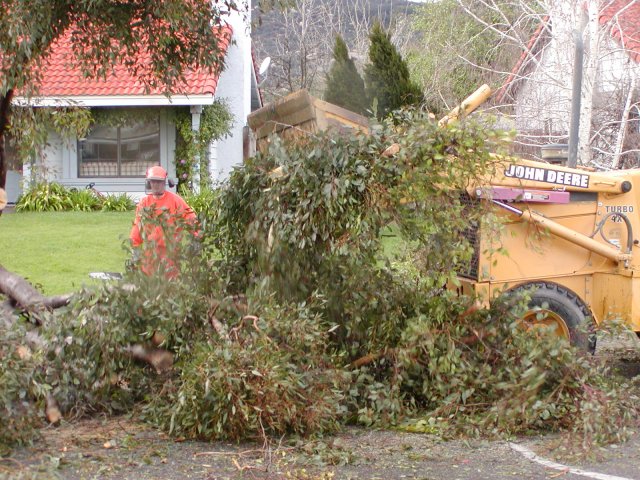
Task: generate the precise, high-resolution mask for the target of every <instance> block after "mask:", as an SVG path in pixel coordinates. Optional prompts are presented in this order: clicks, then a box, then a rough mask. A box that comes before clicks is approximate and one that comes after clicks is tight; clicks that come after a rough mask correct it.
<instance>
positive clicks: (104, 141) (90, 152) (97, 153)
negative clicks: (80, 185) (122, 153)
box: [78, 125, 118, 177]
mask: <svg viewBox="0 0 640 480" xmlns="http://www.w3.org/2000/svg"><path fill="white" fill-rule="evenodd" d="M78 149H79V155H78V158H79V161H80V171H79V172H78V175H79V176H80V177H116V176H118V129H117V128H116V127H105V126H101V125H97V126H95V127H94V128H93V129H91V132H90V133H89V134H88V135H87V138H86V139H84V140H81V141H80V142H78Z"/></svg>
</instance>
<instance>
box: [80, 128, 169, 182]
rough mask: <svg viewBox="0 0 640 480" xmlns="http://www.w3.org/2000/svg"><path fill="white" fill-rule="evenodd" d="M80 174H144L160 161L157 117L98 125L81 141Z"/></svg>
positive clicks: (97, 175) (136, 175)
mask: <svg viewBox="0 0 640 480" xmlns="http://www.w3.org/2000/svg"><path fill="white" fill-rule="evenodd" d="M78 162H79V169H78V175H79V176H80V177H144V175H145V173H146V171H147V169H148V168H149V167H151V166H153V165H158V164H160V121H159V119H158V118H156V119H153V120H149V121H144V122H135V123H132V124H130V125H126V126H122V127H108V126H104V125H97V126H95V127H93V128H92V129H91V132H90V133H89V134H88V135H87V138H86V139H84V140H81V141H79V142H78Z"/></svg>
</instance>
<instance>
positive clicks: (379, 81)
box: [365, 22, 423, 118]
mask: <svg viewBox="0 0 640 480" xmlns="http://www.w3.org/2000/svg"><path fill="white" fill-rule="evenodd" d="M369 40H370V44H369V62H370V63H369V64H368V65H366V66H365V83H366V91H367V94H368V96H369V98H371V99H372V100H373V101H374V103H375V102H376V101H377V115H378V117H379V118H382V117H384V116H385V115H387V114H388V113H389V112H391V111H393V110H396V109H398V108H400V107H402V106H405V105H417V104H419V103H421V102H422V98H423V96H422V92H421V90H420V87H419V86H418V85H416V84H415V83H413V82H412V81H411V79H410V78H409V67H408V66H407V64H406V62H405V61H404V59H403V58H402V56H401V55H400V53H399V52H398V50H397V49H396V47H395V46H394V45H393V43H391V37H390V35H389V34H388V33H387V32H385V31H384V29H383V28H382V25H380V22H376V23H375V24H374V25H373V28H372V29H371V32H370V33H369Z"/></svg>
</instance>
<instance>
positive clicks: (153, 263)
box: [129, 191, 196, 278]
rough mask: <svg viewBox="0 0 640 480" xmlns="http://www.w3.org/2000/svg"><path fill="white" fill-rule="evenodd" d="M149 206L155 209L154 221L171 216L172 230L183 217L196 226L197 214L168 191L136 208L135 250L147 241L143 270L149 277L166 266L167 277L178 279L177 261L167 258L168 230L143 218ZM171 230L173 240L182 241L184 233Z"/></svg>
mask: <svg viewBox="0 0 640 480" xmlns="http://www.w3.org/2000/svg"><path fill="white" fill-rule="evenodd" d="M149 207H153V211H152V212H151V218H150V219H157V218H159V217H161V216H163V215H167V217H168V218H167V223H168V225H167V226H168V227H172V226H173V224H174V223H175V221H176V219H177V218H182V219H183V220H184V221H186V222H188V223H191V224H195V222H196V214H195V213H194V212H193V210H192V209H191V207H189V205H187V202H185V201H184V200H183V199H182V198H181V197H180V196H179V195H176V194H175V193H173V192H169V191H165V192H164V193H163V194H162V196H161V197H159V198H158V197H156V196H155V195H152V194H150V195H147V196H146V197H144V198H143V199H142V200H140V202H139V203H138V207H137V208H136V217H135V220H134V222H133V227H132V228H131V233H130V234H129V238H130V239H131V245H132V246H133V247H134V248H135V247H140V246H142V244H143V241H144V242H145V245H144V246H143V248H144V255H143V258H142V265H141V268H142V271H143V272H144V273H146V274H147V275H151V274H152V273H153V272H154V271H158V270H159V267H161V266H162V267H163V268H162V269H163V270H164V271H165V274H166V276H167V277H169V278H175V277H176V276H177V268H176V266H175V263H174V261H173V260H172V259H170V258H167V245H166V241H165V228H163V225H160V224H159V223H158V222H145V221H144V219H143V218H142V211H143V209H145V208H149ZM170 230H173V231H174V235H175V238H174V239H173V240H174V241H176V242H179V240H180V238H179V235H180V230H179V229H177V228H175V227H173V229H170Z"/></svg>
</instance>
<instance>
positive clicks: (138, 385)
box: [0, 111, 638, 446]
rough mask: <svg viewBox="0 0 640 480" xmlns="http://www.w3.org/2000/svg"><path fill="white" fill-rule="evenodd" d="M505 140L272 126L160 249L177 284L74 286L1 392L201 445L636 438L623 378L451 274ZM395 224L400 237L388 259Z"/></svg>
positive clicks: (482, 134)
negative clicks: (32, 359) (403, 432)
mask: <svg viewBox="0 0 640 480" xmlns="http://www.w3.org/2000/svg"><path fill="white" fill-rule="evenodd" d="M509 139H510V135H509V134H507V133H506V132H500V131H496V130H493V129H492V128H491V127H490V125H489V124H486V123H472V122H467V121H462V122H459V123H453V124H451V125H448V126H447V127H445V128H440V127H438V126H437V123H436V121H435V120H434V119H433V117H432V116H430V115H428V114H425V113H424V112H420V111H400V112H396V114H395V115H394V116H393V117H392V118H389V119H387V120H386V121H385V122H383V123H380V124H375V125H372V126H371V128H370V131H369V132H368V134H366V135H365V134H362V133H354V134H352V135H344V136H339V135H335V134H333V133H332V132H325V133H320V134H317V135H313V134H309V135H308V136H306V137H300V138H292V139H289V140H287V142H286V143H284V142H282V141H279V140H277V139H274V140H273V141H272V142H271V144H270V147H269V150H268V152H266V153H264V154H260V155H258V156H257V157H255V158H252V159H250V160H249V161H248V162H247V163H246V164H245V165H244V166H242V167H239V168H237V169H236V170H235V171H234V172H233V173H232V175H231V178H230V181H229V184H228V185H227V186H226V188H224V189H222V190H220V191H218V192H216V194H211V193H206V194H205V195H204V196H203V198H201V199H200V200H202V204H203V205H204V206H205V207H204V208H203V212H204V211H206V213H203V214H201V215H200V217H199V219H200V223H199V225H197V226H196V227H195V229H196V231H197V233H196V235H195V236H185V235H181V236H180V243H179V244H177V245H168V247H167V249H168V251H171V252H173V253H174V261H175V264H176V265H177V266H178V268H179V269H180V272H181V276H180V277H179V278H171V279H170V281H168V279H167V278H165V277H164V275H163V272H159V273H160V275H158V276H150V277H147V276H145V275H143V274H141V273H140V272H139V271H137V269H136V268H135V267H136V266H135V264H132V265H131V268H130V271H129V272H128V273H127V277H126V278H125V280H124V281H123V282H122V283H112V284H106V285H103V286H101V287H100V288H96V289H93V290H86V291H82V292H80V293H78V295H77V296H76V297H75V299H74V300H73V302H72V304H71V306H70V307H68V308H67V309H66V310H65V311H61V312H58V313H57V317H58V318H57V319H55V320H53V319H52V320H51V321H49V322H47V324H46V325H45V326H44V327H42V335H43V336H44V337H45V338H46V342H44V343H43V344H42V345H41V347H39V348H37V349H36V350H35V351H34V354H35V355H38V356H39V358H42V359H43V361H42V362H41V364H40V365H41V366H40V367H38V368H36V370H35V372H36V373H35V374H34V375H35V377H34V378H35V381H34V382H32V381H31V380H30V377H28V376H26V377H25V376H24V375H19V376H18V378H16V379H15V380H12V381H11V382H10V383H9V385H10V387H9V389H7V390H5V391H3V392H1V393H0V395H2V397H0V398H3V400H4V402H5V405H7V404H9V405H11V406H13V405H19V403H18V400H19V399H20V398H21V395H22V397H24V398H28V399H29V400H30V401H31V402H32V403H29V402H27V405H28V406H29V405H33V404H34V402H35V403H36V404H37V402H42V398H43V395H44V392H45V391H47V390H50V392H51V393H52V394H53V395H54V396H55V397H56V398H58V399H59V402H60V403H61V404H62V405H61V407H62V408H63V410H64V411H65V412H66V413H67V415H71V414H73V413H75V414H86V413H90V412H93V411H106V412H122V411H131V410H132V409H134V408H139V409H140V410H139V411H141V412H142V415H143V416H144V418H146V419H147V420H148V421H150V422H152V423H154V424H156V425H158V426H160V427H162V428H164V429H165V430H166V431H168V432H170V433H171V434H173V435H177V436H181V437H188V438H203V439H228V440H242V439H247V438H249V439H256V438H264V437H265V436H275V435H277V436H281V435H283V434H287V433H293V434H298V435H319V434H322V433H328V432H333V431H335V430H336V429H338V428H340V427H341V426H342V425H345V424H348V423H359V424H364V425H380V426H389V425H400V424H402V425H404V426H405V428H407V429H411V430H418V431H433V430H441V431H442V430H446V431H448V432H449V433H464V434H467V435H469V434H472V435H478V434H490V435H508V434H514V433H521V432H530V431H533V430H554V431H566V432H571V433H573V434H574V437H573V438H575V439H578V440H579V441H580V442H583V444H584V446H589V445H592V444H593V443H604V442H610V441H620V440H622V439H624V438H626V436H627V434H628V433H629V432H630V428H631V427H632V426H633V425H635V424H637V415H638V407H637V405H638V401H637V398H636V397H634V396H633V391H632V390H631V389H629V388H628V387H627V386H625V385H619V384H616V382H615V380H614V381H612V380H611V378H610V376H609V374H608V373H607V372H606V371H604V370H602V369H601V368H600V367H598V365H597V364H596V363H595V362H594V360H593V359H591V358H588V357H585V356H582V355H579V354H578V353H577V352H576V351H575V350H573V349H572V348H570V347H569V346H568V345H566V344H564V343H562V341H561V340H559V339H553V338H547V336H546V335H545V332H544V331H532V332H527V331H525V330H524V329H522V328H521V327H520V326H519V325H520V323H519V322H518V318H519V317H520V315H521V313H522V310H521V308H522V305H521V303H518V301H517V299H514V298H507V299H504V300H496V301H494V302H493V304H492V306H491V308H489V309H486V310H478V311H476V310H474V309H469V307H470V305H472V301H473V299H468V298H467V299H465V298H457V297H454V296H453V295H452V294H451V293H447V291H446V290H445V288H444V285H445V284H446V283H447V282H449V281H451V282H455V277H456V269H457V268H460V267H462V266H464V264H465V263H466V262H467V261H468V260H469V259H470V258H471V254H472V248H471V246H470V245H469V243H468V241H467V240H466V239H465V236H464V231H465V230H466V228H467V227H468V225H469V224H470V223H473V222H479V221H481V220H485V219H486V218H487V217H489V216H490V214H489V212H488V211H486V210H485V209H483V207H482V206H481V205H477V206H473V205H471V206H470V205H469V204H468V202H467V201H466V200H465V198H464V195H461V192H462V191H464V190H466V188H467V187H468V186H470V185H472V184H473V182H474V180H475V179H478V178H479V177H482V176H486V175H490V174H492V173H493V169H494V158H495V157H494V156H493V155H492V153H493V152H497V153H500V152H501V151H502V148H503V146H505V142H506V141H508V140H509ZM175 227H176V228H178V229H187V228H189V226H188V225H181V224H177V225H175ZM388 232H394V234H395V235H397V236H399V237H400V240H401V241H400V242H398V245H399V247H398V248H397V251H396V252H394V254H393V255H392V256H391V258H390V257H389V253H388V251H386V252H385V250H384V248H383V247H384V244H383V243H384V240H383V239H384V238H385V237H384V236H383V234H385V235H387V234H388ZM169 238H172V237H171V236H170V237H169ZM525 300H526V299H525ZM154 339H155V341H154ZM158 339H159V340H158ZM152 342H154V345H156V346H158V347H160V348H162V349H164V350H166V351H167V352H170V353H172V354H173V355H174V365H173V369H171V370H170V371H162V372H155V371H154V370H153V369H151V368H150V367H148V366H144V365H140V364H137V363H136V362H134V361H133V360H132V357H131V355H130V351H131V350H130V347H131V346H132V345H135V344H145V345H150V344H151V343H152ZM4 358H7V357H6V356H5V357H4ZM0 360H2V359H0ZM20 361H22V362H24V361H26V360H24V359H21V360H20ZM11 365H12V368H13V369H14V370H15V371H17V372H20V371H24V372H29V371H30V370H29V369H25V370H20V369H19V368H16V366H15V364H11ZM0 367H2V368H3V370H0V374H4V375H7V374H8V373H9V372H5V371H6V369H7V367H6V366H5V365H4V364H0ZM29 375H30V374H29ZM33 384H35V385H41V386H44V389H43V388H39V389H37V390H35V391H32V390H31V389H29V388H27V387H25V386H26V385H33ZM21 392H24V393H21ZM5 408H7V407H5ZM607 418H609V419H610V421H605V419H607Z"/></svg>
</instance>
